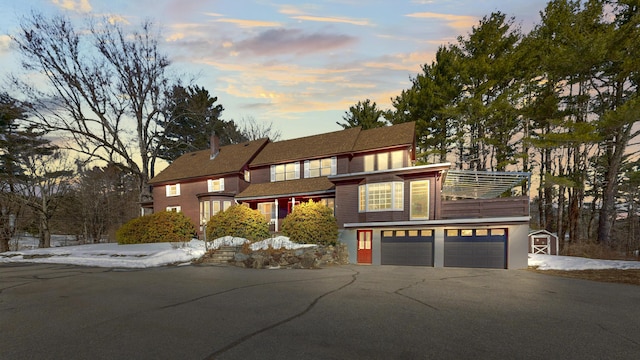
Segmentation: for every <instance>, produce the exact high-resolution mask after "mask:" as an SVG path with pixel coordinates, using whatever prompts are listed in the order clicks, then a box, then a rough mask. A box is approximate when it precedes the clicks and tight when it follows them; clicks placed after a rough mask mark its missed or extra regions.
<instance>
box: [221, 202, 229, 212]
mask: <svg viewBox="0 0 640 360" xmlns="http://www.w3.org/2000/svg"><path fill="white" fill-rule="evenodd" d="M230 207H231V201H225V202H223V203H222V211H226V210H227V209H228V208H230Z"/></svg>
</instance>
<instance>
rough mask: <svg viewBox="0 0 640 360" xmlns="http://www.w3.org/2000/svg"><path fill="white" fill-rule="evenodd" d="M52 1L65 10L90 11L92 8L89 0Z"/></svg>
mask: <svg viewBox="0 0 640 360" xmlns="http://www.w3.org/2000/svg"><path fill="white" fill-rule="evenodd" d="M51 2H52V3H53V4H54V5H56V6H58V7H61V8H63V9H65V10H71V11H77V12H89V11H91V9H92V7H91V4H89V0H51Z"/></svg>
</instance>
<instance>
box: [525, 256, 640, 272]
mask: <svg viewBox="0 0 640 360" xmlns="http://www.w3.org/2000/svg"><path fill="white" fill-rule="evenodd" d="M529 266H537V267H538V269H539V270H598V269H623V270H627V269H640V261H623V260H600V259H587V258H580V257H575V256H557V255H542V254H529Z"/></svg>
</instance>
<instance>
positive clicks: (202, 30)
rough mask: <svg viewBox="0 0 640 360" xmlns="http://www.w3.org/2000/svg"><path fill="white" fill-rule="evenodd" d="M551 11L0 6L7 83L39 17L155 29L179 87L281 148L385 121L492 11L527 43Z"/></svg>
mask: <svg viewBox="0 0 640 360" xmlns="http://www.w3.org/2000/svg"><path fill="white" fill-rule="evenodd" d="M546 2H547V0H526V1H524V0H515V1H514V0H501V1H486V0H459V1H456V0H405V1H389V0H371V1H365V0H329V1H311V0H310V1H296V0H283V1H281V0H254V1H245V0H233V1H230V0H28V1H24V0H0V77H2V78H4V77H5V76H6V74H8V73H12V72H15V71H17V69H18V67H19V58H18V57H17V56H16V53H15V51H14V50H13V49H12V48H11V46H10V37H9V35H11V34H13V33H15V31H16V30H17V28H18V23H19V19H20V17H21V16H24V15H28V14H29V13H30V12H31V11H33V10H36V11H39V12H42V13H44V14H45V15H55V14H65V15H67V16H69V17H71V18H72V19H80V18H82V17H83V16H87V15H90V16H107V17H109V18H111V19H114V20H117V21H121V22H124V23H127V24H131V25H138V24H140V23H141V22H142V21H143V20H147V19H150V20H152V21H154V23H156V24H158V25H159V26H160V28H161V39H162V42H161V50H162V51H163V52H165V53H166V54H167V55H168V56H169V58H170V59H171V60H172V64H173V65H172V68H173V73H174V75H175V76H178V77H180V78H181V79H185V80H189V79H194V80H193V84H195V85H199V86H202V87H204V88H205V89H207V90H208V91H209V92H210V93H211V94H212V96H216V97H217V98H218V103H219V104H222V105H223V106H224V108H225V111H224V112H223V114H222V118H223V119H225V120H232V119H233V120H235V121H236V122H240V123H242V121H243V120H246V119H253V120H255V121H256V122H258V123H260V124H272V125H273V127H274V128H275V129H276V130H278V131H280V133H281V140H284V139H290V138H296V137H302V136H308V135H315V134H319V133H325V132H330V131H337V130H340V129H341V127H340V126H339V125H337V124H336V123H337V122H341V121H342V118H343V116H344V115H345V112H346V111H348V109H349V107H350V106H352V105H354V104H356V103H357V102H358V101H364V100H366V99H370V100H371V101H375V102H376V104H377V106H378V107H379V108H381V109H389V108H390V107H391V98H394V97H396V96H398V95H400V93H401V91H402V90H404V89H408V88H410V86H411V78H412V77H414V76H416V75H417V74H418V73H419V72H420V71H421V67H422V65H424V64H429V63H431V62H432V61H433V59H434V54H435V52H436V50H437V49H438V47H439V46H440V45H446V44H448V43H455V42H456V39H457V37H458V36H466V35H467V34H468V33H469V32H470V31H471V29H472V26H474V25H477V24H478V21H479V20H480V19H481V18H482V17H483V16H486V15H489V14H490V13H491V12H494V11H501V12H503V13H505V14H506V15H507V16H510V17H514V19H515V23H516V24H518V25H520V26H521V28H522V29H523V31H525V32H526V31H529V30H530V29H531V28H532V27H533V25H534V24H536V23H538V21H539V18H540V15H539V14H540V11H542V10H543V9H544V6H545V5H546ZM0 81H1V80H0ZM0 84H1V83H0Z"/></svg>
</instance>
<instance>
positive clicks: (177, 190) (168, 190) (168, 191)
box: [165, 183, 180, 197]
mask: <svg viewBox="0 0 640 360" xmlns="http://www.w3.org/2000/svg"><path fill="white" fill-rule="evenodd" d="M172 188H173V189H175V194H172V191H171V189H172ZM165 192H166V196H167V197H174V196H180V184H179V183H177V184H167V185H166V186H165Z"/></svg>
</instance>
